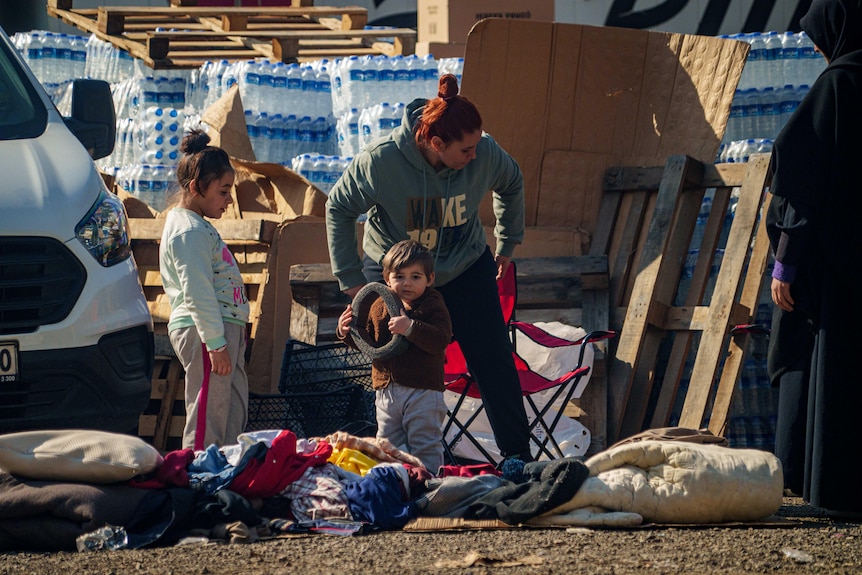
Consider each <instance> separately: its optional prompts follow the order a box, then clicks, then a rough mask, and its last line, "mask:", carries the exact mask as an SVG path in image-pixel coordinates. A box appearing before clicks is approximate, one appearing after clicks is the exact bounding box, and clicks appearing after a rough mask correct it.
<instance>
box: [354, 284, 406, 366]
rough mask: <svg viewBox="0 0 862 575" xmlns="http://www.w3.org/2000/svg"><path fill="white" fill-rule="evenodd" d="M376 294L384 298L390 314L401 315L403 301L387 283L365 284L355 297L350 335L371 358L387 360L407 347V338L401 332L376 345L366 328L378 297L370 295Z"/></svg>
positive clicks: (393, 315) (357, 345)
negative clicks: (399, 299)
mask: <svg viewBox="0 0 862 575" xmlns="http://www.w3.org/2000/svg"><path fill="white" fill-rule="evenodd" d="M372 294H375V295H377V296H378V297H380V298H382V299H383V303H384V304H385V305H386V310H387V311H388V312H389V315H390V316H392V317H395V316H397V315H401V311H402V307H401V302H400V301H398V299H397V298H396V297H395V294H394V293H392V290H390V289H389V288H388V287H386V285H385V284H382V283H379V282H371V283H368V284H365V285H364V286H362V288H360V290H359V291H358V292H357V293H356V296H354V298H353V304H352V306H353V322H352V323H351V324H350V335H351V337H352V338H353V341H354V343H356V347H358V348H359V350H360V351H361V352H362V353H364V354H365V355H367V356H368V357H370V358H371V359H381V360H387V359H392V358H393V357H395V356H397V355H399V354H401V353H403V352H404V350H405V349H407V344H408V342H407V338H405V337H404V336H403V335H401V334H392V339H391V340H389V342H387V343H386V344H384V345H381V346H379V347H378V346H376V345H375V344H374V342H373V341H372V339H371V336H370V335H369V334H368V330H366V329H365V327H363V326H365V324H366V323H367V321H368V311H369V310H370V309H371V304H372V303H374V300H375V299H376V298H373V297H369V296H370V295H372Z"/></svg>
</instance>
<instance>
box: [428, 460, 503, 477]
mask: <svg viewBox="0 0 862 575" xmlns="http://www.w3.org/2000/svg"><path fill="white" fill-rule="evenodd" d="M477 475H497V476H500V475H501V473H500V472H499V471H498V470H497V468H496V467H494V466H493V465H491V464H490V463H476V464H473V465H441V466H440V473H439V474H438V475H437V476H438V477H476V476H477Z"/></svg>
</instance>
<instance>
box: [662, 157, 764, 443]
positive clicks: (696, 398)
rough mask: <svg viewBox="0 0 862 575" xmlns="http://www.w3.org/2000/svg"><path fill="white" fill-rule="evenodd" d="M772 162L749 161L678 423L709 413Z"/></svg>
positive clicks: (692, 422)
mask: <svg viewBox="0 0 862 575" xmlns="http://www.w3.org/2000/svg"><path fill="white" fill-rule="evenodd" d="M769 162H770V156H769V155H764V154H759V155H757V156H753V157H751V158H749V161H748V166H747V170H746V173H745V178H744V180H743V183H742V187H741V190H740V194H739V200H738V202H737V204H736V211H735V213H734V217H733V223H732V225H731V228H730V235H729V236H728V239H727V247H726V248H725V252H724V258H723V259H722V264H721V268H720V270H719V273H718V278H717V279H716V284H715V288H714V291H713V295H712V301H711V302H710V308H709V309H710V320H709V322H708V325H707V328H706V329H705V330H704V331H703V332H702V334H701V339H700V345H699V347H698V353H697V356H696V358H695V362H694V367H693V368H692V376H691V382H690V384H689V388H688V391H687V393H686V397H685V403H684V404H683V409H682V414H681V415H680V423H679V424H680V426H682V427H693V428H699V427H700V426H701V425H702V423H703V418H704V416H705V414H706V409H707V405H708V402H709V399H710V393H711V391H712V384H713V381H714V380H715V377H716V373H717V370H718V365H719V363H720V361H721V360H722V359H723V357H722V355H723V353H724V351H725V349H726V344H725V338H726V337H727V335H728V334H729V331H730V328H731V327H732V326H731V325H730V316H731V309H732V305H733V302H734V299H735V298H736V296H737V293H738V290H739V288H740V284H741V283H742V278H743V276H744V271H745V265H746V262H747V259H748V250H749V246H751V240H752V237H753V235H754V230H755V229H756V226H755V223H756V222H757V218H758V217H759V215H760V206H761V203H762V200H763V189H764V185H765V182H766V179H767V174H768V171H769Z"/></svg>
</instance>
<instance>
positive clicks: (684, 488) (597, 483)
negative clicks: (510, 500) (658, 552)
mask: <svg viewBox="0 0 862 575" xmlns="http://www.w3.org/2000/svg"><path fill="white" fill-rule="evenodd" d="M586 465H587V467H588V468H589V470H590V476H589V477H588V478H587V480H586V481H585V482H584V484H583V485H581V487H580V489H578V491H577V493H575V495H574V496H573V497H572V498H571V499H570V500H569V501H567V502H566V503H564V504H562V505H560V506H558V507H556V508H555V509H552V510H550V511H548V512H546V513H544V514H543V515H542V516H541V517H537V518H534V519H532V520H530V521H528V522H527V523H528V524H529V525H534V526H546V525H585V524H592V525H595V524H601V516H600V513H597V510H596V509H595V508H600V509H604V510H606V511H608V512H625V513H634V514H637V515H639V516H640V517H642V518H643V520H644V521H647V522H653V523H724V522H729V521H754V520H758V519H762V518H764V517H768V516H769V515H772V514H773V513H775V512H776V511H777V510H778V509H779V507H781V503H782V496H783V487H784V478H783V474H782V469H781V463H780V461H779V460H778V458H777V457H775V455H773V454H772V453H768V452H766V451H759V450H756V449H734V448H729V447H721V446H718V445H702V444H697V443H689V442H680V441H640V442H635V443H629V444H624V445H619V446H616V447H613V448H611V449H608V450H606V451H603V452H601V453H597V454H596V455H594V456H593V457H591V458H590V459H588V460H587V461H586ZM584 508H591V509H590V512H589V514H588V515H589V523H586V522H585V521H584V520H583V519H584V517H585V516H586V515H585V513H584V512H583V509H584ZM616 517H617V518H618V517H619V516H616ZM627 521H628V522H630V521H631V517H630V516H629V517H628V518H627Z"/></svg>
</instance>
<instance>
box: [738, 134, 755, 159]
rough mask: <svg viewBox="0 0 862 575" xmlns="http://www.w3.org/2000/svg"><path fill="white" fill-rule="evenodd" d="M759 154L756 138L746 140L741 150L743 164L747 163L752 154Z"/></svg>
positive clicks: (740, 156)
mask: <svg viewBox="0 0 862 575" xmlns="http://www.w3.org/2000/svg"><path fill="white" fill-rule="evenodd" d="M756 153H757V141H756V140H755V139H754V138H749V139H747V140H745V141H744V142H743V144H742V146H741V147H740V149H739V158H740V161H741V162H747V161H748V158H749V157H750V156H751V154H756Z"/></svg>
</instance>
